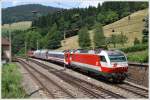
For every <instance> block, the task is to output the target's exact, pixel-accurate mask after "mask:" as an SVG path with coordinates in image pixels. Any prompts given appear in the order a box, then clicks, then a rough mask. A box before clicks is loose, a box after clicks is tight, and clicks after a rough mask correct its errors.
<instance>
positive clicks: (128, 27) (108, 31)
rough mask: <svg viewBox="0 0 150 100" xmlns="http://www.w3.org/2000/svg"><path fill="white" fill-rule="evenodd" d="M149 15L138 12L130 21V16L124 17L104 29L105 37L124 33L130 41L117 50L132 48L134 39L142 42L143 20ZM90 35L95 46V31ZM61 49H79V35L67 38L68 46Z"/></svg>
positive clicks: (146, 10)
mask: <svg viewBox="0 0 150 100" xmlns="http://www.w3.org/2000/svg"><path fill="white" fill-rule="evenodd" d="M147 15H148V9H145V10H140V11H137V12H135V13H133V14H131V15H130V17H131V20H130V21H128V16H127V17H124V18H122V19H120V20H118V21H116V22H114V23H111V24H109V25H106V26H104V27H103V30H104V35H105V36H106V37H110V36H111V35H112V34H120V33H121V32H123V34H125V35H126V36H127V37H128V41H127V43H126V44H125V46H122V45H117V48H123V47H125V48H126V47H130V46H133V42H134V39H135V38H136V37H137V38H138V39H139V40H140V41H141V39H142V30H143V29H144V22H143V19H144V17H145V16H147ZM112 29H114V30H115V32H112ZM89 33H90V38H91V41H92V42H91V44H92V46H93V35H94V34H93V30H90V31H89ZM63 41H64V40H62V41H61V43H62V47H61V48H59V49H62V50H64V49H74V48H79V44H78V35H76V36H73V37H70V38H67V39H66V44H65V45H63ZM109 48H113V45H110V47H109Z"/></svg>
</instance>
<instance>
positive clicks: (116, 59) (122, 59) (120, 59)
mask: <svg viewBox="0 0 150 100" xmlns="http://www.w3.org/2000/svg"><path fill="white" fill-rule="evenodd" d="M109 59H110V61H111V62H126V61H127V60H126V57H125V56H124V55H109Z"/></svg>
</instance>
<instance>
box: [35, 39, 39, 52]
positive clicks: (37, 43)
mask: <svg viewBox="0 0 150 100" xmlns="http://www.w3.org/2000/svg"><path fill="white" fill-rule="evenodd" d="M36 49H37V50H38V49H39V41H38V40H37V41H36Z"/></svg>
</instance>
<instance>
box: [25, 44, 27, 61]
mask: <svg viewBox="0 0 150 100" xmlns="http://www.w3.org/2000/svg"><path fill="white" fill-rule="evenodd" d="M25 57H26V58H27V42H26V41H25Z"/></svg>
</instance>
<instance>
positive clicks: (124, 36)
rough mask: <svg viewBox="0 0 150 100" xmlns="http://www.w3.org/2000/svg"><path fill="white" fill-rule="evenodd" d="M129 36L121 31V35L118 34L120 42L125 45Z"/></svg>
mask: <svg viewBox="0 0 150 100" xmlns="http://www.w3.org/2000/svg"><path fill="white" fill-rule="evenodd" d="M127 40H128V38H127V36H126V35H123V33H122V32H121V34H120V35H118V42H119V43H120V44H122V45H123V46H124V44H125V43H126V42H127Z"/></svg>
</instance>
